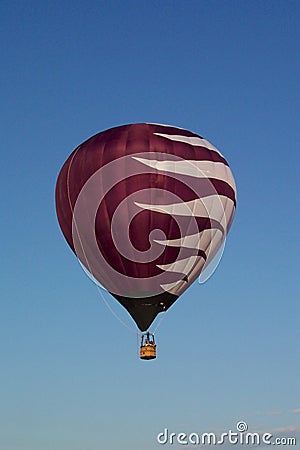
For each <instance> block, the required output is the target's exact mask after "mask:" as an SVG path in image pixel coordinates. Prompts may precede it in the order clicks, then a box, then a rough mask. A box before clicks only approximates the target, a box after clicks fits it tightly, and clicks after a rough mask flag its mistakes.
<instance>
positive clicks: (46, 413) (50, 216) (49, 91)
mask: <svg viewBox="0 0 300 450" xmlns="http://www.w3.org/2000/svg"><path fill="white" fill-rule="evenodd" d="M0 25H1V26H0V45H1V66H2V70H1V75H0V77H1V103H0V108H1V130H2V131H1V154H2V164H1V168H0V170H1V183H2V196H1V203H2V220H1V235H2V255H3V257H2V267H1V274H2V277H3V279H2V282H1V315H0V355H1V370H0V385H1V391H0V450H100V449H101V450H102V449H105V450H116V449H122V450H140V449H141V448H142V449H143V450H151V449H153V448H161V447H163V446H160V445H159V444H157V442H156V436H157V434H158V433H159V432H162V431H163V430H164V428H166V427H167V428H168V429H169V430H170V431H172V432H176V433H178V432H181V431H182V432H192V431H194V432H198V433H203V432H208V431H214V430H215V431H216V432H220V431H227V430H229V429H234V428H235V426H236V423H237V422H238V421H240V420H245V421H246V422H247V424H248V427H249V430H250V431H256V430H260V431H267V432H270V433H272V430H275V433H277V434H278V435H279V436H280V435H285V436H286V435H291V436H297V438H298V443H297V446H296V447H293V448H300V420H299V419H300V389H299V380H300V355H299V338H300V333H299V316H300V308H299V250H300V249H299V231H298V230H299V225H298V223H299V219H300V214H299V173H298V172H299V143H300V127H299V100H300V98H299V97H300V90H299V76H300V62H299V54H300V3H299V2H297V1H292V0H288V1H281V0H278V1H251V2H242V1H226V2H222V1H202V0H201V1H200V0H199V1H190V0H188V1H171V0H161V1H145V0H141V1H133V0H128V1H126V2H123V1H112V2H104V1H90V0H87V1H77V0H75V1H65V0H62V1H60V2H58V1H56V0H54V1H52V2H49V1H47V0H45V1H42V2H39V1H36V0H29V1H27V2H24V1H21V0H18V1H7V0H2V1H1V2H0ZM144 121H145V122H156V123H168V124H172V125H175V126H179V127H183V128H187V129H189V130H191V131H193V132H195V133H198V134H200V135H203V136H204V137H205V138H207V139H208V140H209V141H211V142H212V143H213V144H214V145H216V146H217V147H218V148H219V149H220V151H221V152H222V153H223V154H224V156H225V157H226V159H227V160H228V162H229V164H230V167H231V169H232V171H233V174H234V176H235V179H236V184H237V190H238V204H237V213H236V217H235V220H234V223H233V226H232V229H231V231H230V233H229V236H228V240H227V244H226V248H225V252H224V255H223V258H222V260H221V263H220V265H219V267H218V268H217V270H216V272H215V273H214V275H213V276H212V277H211V278H210V279H209V280H208V281H207V282H206V283H205V284H203V285H199V284H198V283H195V284H194V285H193V286H192V287H191V288H190V289H189V290H188V291H187V292H186V293H185V294H184V295H183V297H182V298H181V299H180V300H179V301H177V302H176V304H175V305H174V306H173V307H172V308H171V309H170V310H169V312H168V313H167V314H166V316H165V318H164V319H163V321H162V322H161V325H160V327H159V329H158V331H157V336H156V337H157V341H158V358H157V360H155V361H153V362H142V361H139V359H138V358H137V340H136V332H135V329H134V325H133V322H132V321H131V319H130V318H128V316H127V315H126V314H125V313H123V311H122V310H121V308H119V307H118V306H117V305H116V303H115V302H114V301H113V300H112V299H110V298H109V296H107V297H106V298H107V301H108V302H109V304H110V305H111V306H112V307H113V308H114V311H115V312H116V313H117V314H118V315H120V317H121V318H122V320H125V321H126V323H127V324H128V325H129V327H130V329H131V330H130V331H129V330H128V329H127V328H126V327H124V326H122V324H121V323H120V322H119V321H118V320H116V318H115V317H114V315H113V314H112V313H111V312H110V311H109V309H108V308H107V306H106V305H105V303H104V302H103V301H102V299H101V296H100V295H99V292H98V290H97V288H96V287H95V286H94V284H93V283H92V282H91V281H90V280H89V279H88V278H87V276H86V275H85V274H84V272H83V270H82V269H81V267H80V266H79V264H78V262H77V261H76V258H75V257H74V255H73V254H72V252H71V251H70V249H69V248H68V246H67V244H66V243H65V241H64V239H63V236H62V234H61V231H60V229H59V227H58V224H57V219H56V215H55V207H54V189H55V183H56V178H57V175H58V172H59V170H60V167H61V166H62V164H63V162H64V161H65V160H66V158H67V157H68V155H69V154H70V153H71V151H72V150H73V149H74V148H75V147H76V146H77V145H78V144H80V143H81V142H82V141H84V140H86V139H87V138H88V137H90V136H91V135H93V134H95V133H97V132H99V131H101V130H105V129H107V128H109V127H113V126H117V125H121V124H126V123H135V122H144ZM276 430H277V431H276ZM177 447H178V448H182V446H180V445H179V446H175V445H173V446H170V448H177ZM193 447H194V448H197V446H193ZM165 448H167V446H165ZM223 448H224V449H225V446H223ZM228 448H229V447H228ZM235 448H244V446H240V447H239V446H238V445H237V446H235ZM226 449H227V447H226Z"/></svg>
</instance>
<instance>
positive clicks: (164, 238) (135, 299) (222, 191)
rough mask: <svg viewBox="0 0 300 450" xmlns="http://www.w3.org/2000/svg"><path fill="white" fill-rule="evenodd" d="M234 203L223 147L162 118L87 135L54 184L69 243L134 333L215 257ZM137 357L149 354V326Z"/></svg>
mask: <svg viewBox="0 0 300 450" xmlns="http://www.w3.org/2000/svg"><path fill="white" fill-rule="evenodd" d="M235 207H236V187H235V182H234V178H233V175H232V173H231V170H230V168H229V166H228V163H227V161H226V160H225V158H224V157H223V156H222V154H221V153H220V152H219V151H218V150H217V149H216V148H215V147H214V146H213V145H212V144H211V143H210V142H208V141H207V140H206V139H204V138H203V137H201V136H199V135H197V134H195V133H192V132H190V131H187V130H184V129H182V128H177V127H173V126H169V125H160V124H149V123H138V124H130V125H123V126H119V127H115V128H111V129H109V130H106V131H103V132H100V133H98V134H96V135H95V136H92V137H91V138H89V139H88V140H87V141H85V142H83V143H82V144H81V145H79V147H77V148H76V149H75V150H74V151H73V153H72V154H71V155H70V156H69V158H68V159H67V161H66V162H65V163H64V165H63V167H62V169H61V171H60V173H59V176H58V179H57V184H56V211H57V217H58V221H59V225H60V227H61V230H62V232H63V234H64V236H65V238H66V240H67V242H68V244H69V246H70V247H71V249H72V250H73V252H74V253H75V255H76V256H77V258H78V259H79V261H80V262H81V264H82V265H83V266H84V267H85V268H86V270H87V271H88V272H89V273H90V274H91V275H92V276H93V277H94V278H95V279H96V280H97V281H98V282H99V283H101V285H102V286H104V288H105V289H106V290H107V291H108V292H110V293H111V294H112V296H113V297H114V298H115V299H116V300H117V301H118V302H119V303H120V304H121V305H122V306H123V307H124V308H126V310H127V311H128V312H129V314H130V315H131V317H132V318H133V320H134V321H135V323H136V325H137V326H138V328H139V329H140V330H141V331H142V332H146V331H147V330H148V329H149V327H150V325H151V324H152V322H153V320H154V319H155V318H156V316H157V315H158V314H159V313H161V312H165V311H167V310H168V309H169V308H170V306H171V305H172V304H173V303H174V302H175V301H176V300H177V299H178V297H179V296H180V295H181V294H182V293H183V292H184V291H185V290H186V289H187V288H188V287H189V286H190V285H191V284H192V283H193V281H195V280H196V279H197V278H198V277H199V275H200V274H201V273H202V272H203V270H204V269H205V268H206V267H207V266H208V265H209V264H210V262H211V261H212V260H213V258H214V257H215V255H216V253H217V252H218V250H219V249H220V247H221V246H222V245H223V243H224V241H225V238H226V235H227V233H228V231H229V229H230V226H231V223H232V220H233V216H234V212H235ZM140 356H141V358H142V359H154V358H155V356H156V344H155V341H154V336H153V334H151V333H150V332H149V331H147V333H145V334H144V335H143V336H142V343H141V354H140Z"/></svg>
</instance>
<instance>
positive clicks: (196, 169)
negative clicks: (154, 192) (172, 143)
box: [132, 156, 236, 191]
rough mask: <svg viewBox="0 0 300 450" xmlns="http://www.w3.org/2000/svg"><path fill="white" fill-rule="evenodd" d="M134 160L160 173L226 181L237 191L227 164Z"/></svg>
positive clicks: (195, 161)
mask: <svg viewBox="0 0 300 450" xmlns="http://www.w3.org/2000/svg"><path fill="white" fill-rule="evenodd" d="M132 158H133V159H135V160H136V161H139V162H140V163H142V164H145V165H146V166H148V167H152V168H153V169H156V170H158V171H162V172H169V173H175V174H177V175H179V174H180V175H187V176H189V177H194V178H206V179H207V178H209V179H214V180H220V181H224V182H225V183H227V184H229V186H230V187H231V188H232V189H233V190H234V191H235V190H236V187H235V182H234V179H233V176H232V173H231V170H230V169H229V167H228V166H226V164H224V163H222V162H214V161H197V160H186V161H158V160H155V159H145V158H138V157H136V156H132Z"/></svg>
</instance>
